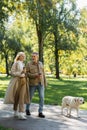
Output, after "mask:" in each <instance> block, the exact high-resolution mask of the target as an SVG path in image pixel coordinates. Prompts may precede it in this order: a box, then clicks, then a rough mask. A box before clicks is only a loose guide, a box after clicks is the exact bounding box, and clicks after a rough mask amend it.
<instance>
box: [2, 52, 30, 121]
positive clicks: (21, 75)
mask: <svg viewBox="0 0 87 130" xmlns="http://www.w3.org/2000/svg"><path fill="white" fill-rule="evenodd" d="M24 60H25V53H24V52H19V53H18V54H17V56H16V58H15V61H14V63H13V65H12V68H11V75H12V78H11V81H10V83H9V85H8V88H7V91H6V95H5V100H4V103H5V104H11V103H12V104H13V110H14V117H18V118H19V119H27V118H26V116H25V114H24V111H25V110H24V103H29V90H28V89H29V87H28V84H27V83H28V82H27V78H26V69H25V68H24V63H23V61H24ZM18 106H19V108H18ZM18 110H19V112H18Z"/></svg>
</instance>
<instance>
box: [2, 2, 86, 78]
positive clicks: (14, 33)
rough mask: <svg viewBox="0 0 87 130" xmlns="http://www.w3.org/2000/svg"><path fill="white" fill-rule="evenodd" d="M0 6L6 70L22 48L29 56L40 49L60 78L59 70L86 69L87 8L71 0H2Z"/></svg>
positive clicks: (46, 65) (70, 72)
mask: <svg viewBox="0 0 87 130" xmlns="http://www.w3.org/2000/svg"><path fill="white" fill-rule="evenodd" d="M0 6H1V8H0V11H1V12H2V13H0V18H1V21H0V55H1V58H4V59H5V63H6V73H7V74H9V59H10V61H11V62H13V60H14V57H15V55H16V54H17V52H18V51H21V50H22V51H25V53H26V55H27V60H28V59H29V58H30V57H29V56H30V54H31V52H32V51H38V52H39V58H40V61H42V62H44V64H45V67H46V69H47V70H49V71H52V72H53V73H54V74H55V75H56V78H58V79H59V78H60V72H64V73H65V74H72V73H74V72H76V73H79V74H80V73H82V74H83V73H84V72H86V69H85V67H83V66H84V63H85V64H86V59H87V55H86V40H87V35H86V25H87V23H86V20H85V19H86V11H87V10H86V9H83V10H81V12H78V10H77V8H76V4H75V1H71V0H66V1H65V0H60V1H59V0H52V1H50V0H46V1H44V0H28V1H27V0H25V1H20V0H15V1H12V0H10V2H8V1H6V0H3V1H1V2H0ZM78 32H79V33H78ZM83 46H84V47H83ZM75 55H78V57H76V56H75ZM81 58H82V59H85V61H84V62H83V61H82V59H81ZM83 68H84V69H83Z"/></svg>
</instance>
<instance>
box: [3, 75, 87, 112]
mask: <svg viewBox="0 0 87 130" xmlns="http://www.w3.org/2000/svg"><path fill="white" fill-rule="evenodd" d="M9 81H10V78H6V77H0V98H3V97H4V95H5V91H6V88H7V87H8V83H9ZM47 82H48V86H47V87H46V88H45V104H50V105H61V101H62V98H63V97H64V96H66V95H70V96H75V97H84V99H85V104H83V105H81V107H80V108H81V109H86V110H87V101H86V99H87V79H86V78H85V79H84V78H73V79H66V78H63V79H61V80H58V79H56V78H54V77H47ZM32 102H34V103H38V102H39V98H38V93H37V92H36V93H35V95H34V97H33V100H32Z"/></svg>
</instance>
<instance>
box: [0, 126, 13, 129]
mask: <svg viewBox="0 0 87 130" xmlns="http://www.w3.org/2000/svg"><path fill="white" fill-rule="evenodd" d="M0 130H14V129H12V128H5V127H3V126H0Z"/></svg>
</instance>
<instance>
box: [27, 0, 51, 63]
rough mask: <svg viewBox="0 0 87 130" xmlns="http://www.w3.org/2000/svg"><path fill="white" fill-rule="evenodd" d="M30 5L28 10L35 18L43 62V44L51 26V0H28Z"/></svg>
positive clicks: (40, 57) (40, 55)
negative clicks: (49, 22)
mask: <svg viewBox="0 0 87 130" xmlns="http://www.w3.org/2000/svg"><path fill="white" fill-rule="evenodd" d="M26 3H27V5H28V12H29V15H30V17H31V18H32V19H33V20H34V22H35V25H36V32H37V37H38V49H39V59H40V61H42V62H43V46H44V39H45V38H46V35H47V34H46V31H47V29H48V27H49V24H48V20H49V15H48V14H49V12H50V8H51V7H52V3H51V1H50V0H46V1H44V0H29V1H27V0H26Z"/></svg>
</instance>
